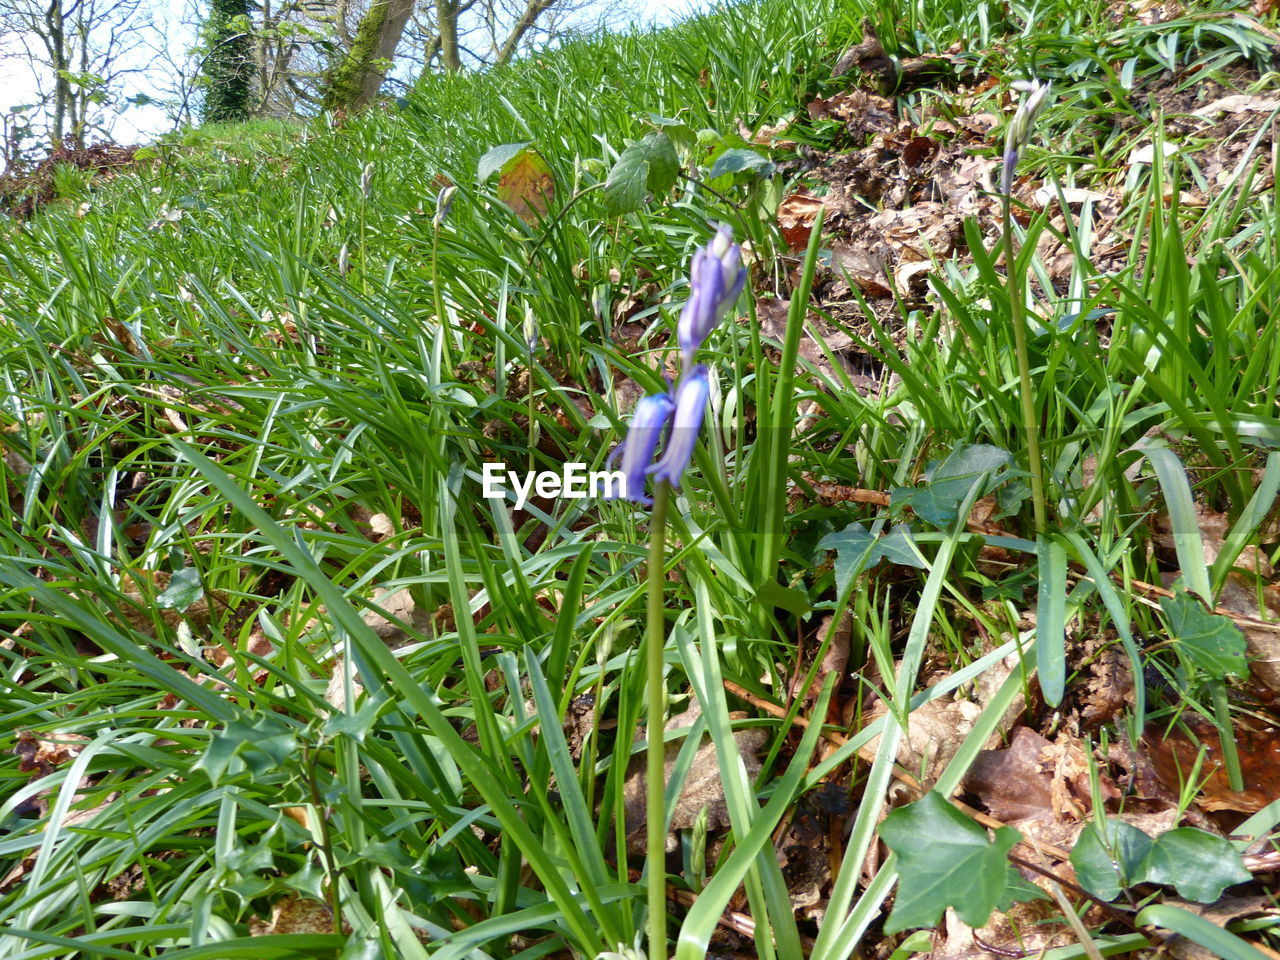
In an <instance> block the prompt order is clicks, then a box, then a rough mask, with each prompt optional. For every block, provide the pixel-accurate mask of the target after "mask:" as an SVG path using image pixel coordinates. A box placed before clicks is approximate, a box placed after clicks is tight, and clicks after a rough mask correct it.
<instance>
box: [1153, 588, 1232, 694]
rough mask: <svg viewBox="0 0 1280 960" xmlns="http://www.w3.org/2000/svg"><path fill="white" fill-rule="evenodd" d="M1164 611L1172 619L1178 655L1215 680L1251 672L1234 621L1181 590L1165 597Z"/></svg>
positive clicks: (1163, 600)
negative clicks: (1228, 675)
mask: <svg viewBox="0 0 1280 960" xmlns="http://www.w3.org/2000/svg"><path fill="white" fill-rule="evenodd" d="M1160 609H1161V610H1163V611H1164V615H1165V616H1166V617H1167V618H1168V620H1169V632H1170V633H1171V634H1173V637H1174V639H1175V640H1177V642H1178V646H1177V649H1178V652H1179V653H1180V654H1182V656H1184V657H1186V659H1187V660H1188V661H1190V662H1191V663H1192V664H1194V665H1195V666H1197V667H1199V668H1200V669H1201V670H1203V671H1204V672H1205V673H1207V674H1208V675H1209V676H1210V677H1212V678H1213V679H1215V680H1222V679H1224V678H1225V677H1226V676H1227V674H1229V673H1232V674H1235V675H1236V676H1238V677H1243V676H1245V674H1246V673H1247V672H1248V670H1249V664H1248V662H1247V661H1246V660H1245V657H1244V654H1245V640H1244V634H1243V633H1241V632H1240V628H1239V627H1237V626H1236V625H1235V624H1234V623H1232V622H1231V620H1230V618H1228V617H1222V616H1219V615H1218V614H1216V613H1210V612H1209V611H1208V610H1206V609H1205V608H1204V605H1203V604H1202V603H1200V601H1199V600H1197V599H1196V598H1195V597H1193V596H1191V595H1190V594H1189V593H1186V592H1185V591H1182V590H1179V591H1178V593H1177V594H1175V595H1174V596H1173V597H1161V598H1160Z"/></svg>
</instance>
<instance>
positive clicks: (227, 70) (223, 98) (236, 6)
mask: <svg viewBox="0 0 1280 960" xmlns="http://www.w3.org/2000/svg"><path fill="white" fill-rule="evenodd" d="M248 16H249V0H213V6H212V7H211V8H210V10H209V19H208V20H207V21H206V29H207V30H208V33H209V44H210V50H209V54H208V56H207V57H205V60H204V68H203V73H204V75H205V78H206V80H207V81H208V84H209V88H208V92H207V93H206V94H205V98H204V109H203V111H202V116H203V118H204V120H205V122H207V123H238V122H239V121H241V120H247V119H248V118H249V112H250V110H249V97H250V93H251V91H252V87H253V38H252V37H251V36H250V35H249V33H248V31H247V30H245V29H244V23H245V20H244V19H241V18H247V17H248Z"/></svg>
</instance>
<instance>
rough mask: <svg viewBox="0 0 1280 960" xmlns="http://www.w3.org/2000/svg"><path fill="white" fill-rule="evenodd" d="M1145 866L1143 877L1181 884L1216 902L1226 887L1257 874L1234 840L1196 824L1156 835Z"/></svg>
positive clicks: (1191, 895)
mask: <svg viewBox="0 0 1280 960" xmlns="http://www.w3.org/2000/svg"><path fill="white" fill-rule="evenodd" d="M1143 868H1144V870H1143V873H1144V875H1143V877H1142V879H1143V880H1146V881H1148V882H1150V883H1163V884H1168V885H1169V886H1171V887H1177V889H1178V893H1180V894H1182V896H1184V897H1186V898H1187V899H1188V900H1196V901H1199V902H1200V903H1213V902H1214V901H1215V900H1217V899H1218V898H1219V897H1221V896H1222V891H1223V890H1224V889H1225V888H1226V887H1229V886H1231V885H1232V884H1233V883H1247V882H1248V881H1249V880H1251V879H1252V878H1253V874H1251V873H1250V872H1249V871H1248V870H1246V869H1245V868H1244V864H1242V863H1241V862H1240V854H1239V853H1237V852H1236V849H1235V847H1233V846H1232V845H1231V843H1230V841H1228V840H1227V839H1226V838H1224V837H1215V836H1214V835H1213V834H1212V833H1206V832H1205V831H1204V830H1197V829H1196V828H1194V827H1178V828H1177V829H1174V830H1170V831H1168V832H1166V833H1162V834H1160V836H1158V837H1156V840H1155V843H1153V844H1152V845H1151V850H1150V851H1149V852H1148V853H1147V858H1146V862H1145V863H1144V864H1143Z"/></svg>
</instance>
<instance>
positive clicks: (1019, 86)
mask: <svg viewBox="0 0 1280 960" xmlns="http://www.w3.org/2000/svg"><path fill="white" fill-rule="evenodd" d="M1012 86H1013V89H1014V90H1017V91H1018V92H1019V93H1025V94H1026V99H1024V100H1023V101H1022V102H1021V103H1019V104H1018V109H1017V112H1015V113H1014V115H1013V119H1012V120H1011V121H1009V127H1008V129H1007V130H1005V134H1004V164H1003V166H1002V167H1001V169H1000V192H1001V193H1002V194H1004V195H1005V196H1006V197H1007V196H1009V192H1010V191H1011V190H1012V189H1013V173H1014V171H1015V170H1016V169H1017V168H1018V160H1019V159H1020V158H1021V157H1022V151H1023V150H1024V149H1026V146H1027V144H1028V143H1029V142H1030V141H1031V131H1032V130H1033V129H1034V128H1035V125H1036V118H1037V117H1039V116H1040V111H1041V110H1043V109H1044V107H1045V104H1046V103H1047V102H1048V99H1049V87H1050V85H1049V84H1047V83H1041V82H1040V81H1039V80H1017V81H1015V82H1014V83H1013V84H1012Z"/></svg>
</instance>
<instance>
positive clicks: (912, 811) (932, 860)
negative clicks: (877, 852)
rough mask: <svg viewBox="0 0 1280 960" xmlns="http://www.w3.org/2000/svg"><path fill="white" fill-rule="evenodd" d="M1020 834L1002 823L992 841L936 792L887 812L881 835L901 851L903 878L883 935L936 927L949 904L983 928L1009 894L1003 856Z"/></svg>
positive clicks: (895, 849) (972, 925)
mask: <svg viewBox="0 0 1280 960" xmlns="http://www.w3.org/2000/svg"><path fill="white" fill-rule="evenodd" d="M1021 836H1022V835H1021V834H1019V833H1018V831H1017V830H1014V829H1013V828H1012V827H1001V828H1000V829H999V830H997V831H996V835H995V839H994V840H993V839H990V838H989V837H988V836H987V831H986V830H985V829H984V828H983V827H980V826H978V824H976V823H974V822H973V821H972V820H970V819H969V818H968V817H966V816H965V815H964V814H963V813H961V812H960V811H959V810H957V809H956V808H955V807H953V806H951V804H949V803H947V801H946V800H944V799H943V798H942V797H940V796H939V795H938V794H937V792H935V791H930V792H929V793H926V794H925V795H924V796H923V797H921V798H920V799H919V800H917V801H916V802H915V803H911V804H908V805H907V806H905V807H901V808H900V809H898V810H895V811H894V812H893V813H891V814H889V816H887V817H885V819H884V823H882V824H880V837H881V839H883V840H884V842H885V843H887V844H888V845H889V847H890V849H892V850H893V852H894V853H896V854H897V855H898V875H899V881H898V896H897V900H896V901H895V902H894V905H893V913H892V914H890V915H889V919H888V920H887V921H885V925H884V930H885V933H898V932H900V931H902V930H906V929H907V928H909V927H932V926H934V925H935V924H937V922H938V920H939V918H940V917H941V916H942V912H943V910H945V909H946V908H947V907H954V908H955V911H956V915H957V916H959V917H960V919H961V920H963V921H964V922H965V923H967V924H969V926H971V927H981V926H982V925H983V924H985V923H986V922H987V918H988V917H990V916H991V911H992V910H994V909H995V907H996V904H997V903H999V902H1000V900H1001V898H1002V896H1003V895H1004V893H1005V888H1006V885H1007V883H1008V876H1009V871H1008V863H1007V861H1006V860H1005V857H1006V856H1007V854H1008V853H1009V851H1010V850H1012V849H1013V846H1014V844H1016V843H1017V842H1018V841H1019V840H1020V839H1021Z"/></svg>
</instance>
